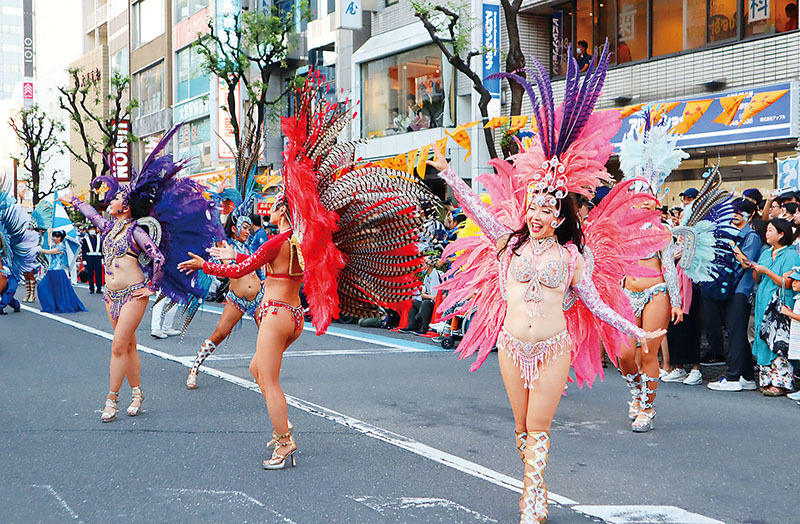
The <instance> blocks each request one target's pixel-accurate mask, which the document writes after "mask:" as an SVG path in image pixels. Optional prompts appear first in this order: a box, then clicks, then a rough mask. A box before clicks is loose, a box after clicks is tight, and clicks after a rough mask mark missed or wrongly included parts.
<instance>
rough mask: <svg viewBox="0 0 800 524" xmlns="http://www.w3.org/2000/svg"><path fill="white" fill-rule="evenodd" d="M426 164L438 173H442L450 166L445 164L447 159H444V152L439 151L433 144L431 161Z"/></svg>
mask: <svg viewBox="0 0 800 524" xmlns="http://www.w3.org/2000/svg"><path fill="white" fill-rule="evenodd" d="M426 163H427V164H428V165H429V166H431V167H433V168H435V169H438V170H439V171H444V170H445V169H447V168H448V167H450V164H448V163H447V159H446V158H445V157H444V151H443V150H441V149H439V146H438V145H436V143H434V144H433V160H428V161H427V162H426Z"/></svg>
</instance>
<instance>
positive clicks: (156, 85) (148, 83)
mask: <svg viewBox="0 0 800 524" xmlns="http://www.w3.org/2000/svg"><path fill="white" fill-rule="evenodd" d="M133 77H134V82H133V83H134V90H133V93H134V94H133V96H134V97H135V98H136V99H137V100H138V101H139V107H138V108H137V109H136V116H137V117H142V116H147V115H151V114H153V113H155V112H157V111H161V110H162V109H164V62H159V63H158V64H156V65H154V66H153V67H150V68H148V69H145V70H144V71H142V72H141V73H136V74H135V75H133Z"/></svg>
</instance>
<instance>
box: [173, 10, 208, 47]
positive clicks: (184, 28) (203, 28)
mask: <svg viewBox="0 0 800 524" xmlns="http://www.w3.org/2000/svg"><path fill="white" fill-rule="evenodd" d="M208 31H209V29H208V7H204V8H203V9H201V10H199V11H198V12H196V13H195V14H193V15H192V16H190V17H188V18H184V19H183V20H181V21H180V22H178V23H177V24H175V27H174V28H173V29H172V39H173V43H174V48H175V49H182V48H184V47H186V46H187V45H189V44H191V43H192V42H194V41H195V40H197V38H198V35H204V34H206V33H208Z"/></svg>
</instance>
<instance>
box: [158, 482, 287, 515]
mask: <svg viewBox="0 0 800 524" xmlns="http://www.w3.org/2000/svg"><path fill="white" fill-rule="evenodd" d="M149 489H150V491H153V492H156V493H160V492H164V491H167V492H171V493H175V494H176V495H177V496H180V495H206V496H207V495H216V496H220V497H225V498H227V501H228V502H231V503H241V499H244V500H245V501H246V502H249V503H250V504H255V505H256V506H258V507H260V508H264V509H265V510H266V511H269V512H270V513H271V514H273V515H274V516H275V517H277V518H279V519H280V520H279V521H274V520H273V521H270V522H283V523H284V524H297V523H296V522H295V521H293V520H292V519H290V518H288V517H286V516H284V515H282V514H280V513H278V512H277V511H275V510H274V509H270V508H268V507H267V506H266V505H265V504H264V503H263V502H261V501H260V500H256V499H254V498H253V497H251V496H250V495H248V494H247V493H245V492H244V491H233V490H230V491H228V490H217V489H177V488H158V489H156V488H149ZM236 499H239V500H236Z"/></svg>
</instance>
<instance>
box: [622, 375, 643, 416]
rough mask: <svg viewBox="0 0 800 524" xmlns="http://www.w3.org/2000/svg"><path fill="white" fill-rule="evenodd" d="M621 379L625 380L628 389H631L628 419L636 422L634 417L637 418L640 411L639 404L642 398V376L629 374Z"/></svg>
mask: <svg viewBox="0 0 800 524" xmlns="http://www.w3.org/2000/svg"><path fill="white" fill-rule="evenodd" d="M622 378H624V379H625V382H627V383H628V387H629V388H630V389H631V400H630V401H628V418H629V419H631V420H636V417H637V416H639V412H640V411H641V410H642V407H641V402H640V399H641V396H642V381H641V378H642V375H641V374H639V373H636V374H634V373H630V374H628V375H622Z"/></svg>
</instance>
